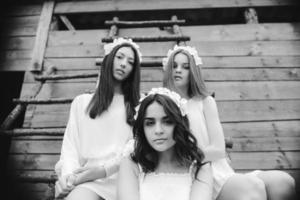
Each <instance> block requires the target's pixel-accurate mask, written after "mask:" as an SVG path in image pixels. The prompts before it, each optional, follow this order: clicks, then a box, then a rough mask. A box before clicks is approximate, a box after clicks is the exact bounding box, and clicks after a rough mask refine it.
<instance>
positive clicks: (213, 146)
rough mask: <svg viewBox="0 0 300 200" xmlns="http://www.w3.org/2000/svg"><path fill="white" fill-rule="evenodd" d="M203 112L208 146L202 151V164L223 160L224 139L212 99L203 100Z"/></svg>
mask: <svg viewBox="0 0 300 200" xmlns="http://www.w3.org/2000/svg"><path fill="white" fill-rule="evenodd" d="M203 110H204V116H205V121H206V127H207V131H208V137H209V142H210V145H209V146H207V147H206V148H204V149H202V150H203V152H204V154H205V159H204V162H206V161H214V160H218V159H221V158H225V156H226V152H225V138H224V133H223V128H222V125H221V122H220V118H219V114H218V108H217V104H216V101H215V99H214V98H213V97H211V96H208V97H206V98H205V99H204V100H203Z"/></svg>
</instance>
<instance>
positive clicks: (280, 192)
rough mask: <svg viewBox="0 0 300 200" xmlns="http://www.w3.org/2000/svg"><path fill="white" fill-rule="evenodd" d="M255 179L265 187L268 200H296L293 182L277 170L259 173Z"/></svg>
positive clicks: (286, 174) (288, 176)
mask: <svg viewBox="0 0 300 200" xmlns="http://www.w3.org/2000/svg"><path fill="white" fill-rule="evenodd" d="M257 177H258V178H260V179H261V180H263V182H264V183H265V185H266V191H267V196H268V200H292V199H295V198H296V189H295V187H296V186H295V185H296V184H295V180H294V178H293V177H292V176H291V175H289V174H288V173H286V172H283V171H279V170H272V171H260V172H259V173H258V174H257Z"/></svg>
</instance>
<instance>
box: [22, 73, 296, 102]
mask: <svg viewBox="0 0 300 200" xmlns="http://www.w3.org/2000/svg"><path fill="white" fill-rule="evenodd" d="M142 74H143V75H142V76H143V77H142V78H144V80H143V81H142V82H141V91H142V92H145V91H148V90H149V89H151V88H152V87H156V86H160V85H162V82H161V80H155V81H152V80H149V77H148V74H147V73H145V74H144V73H142ZM160 77H161V76H160ZM160 77H158V78H160ZM95 85H96V79H93V80H91V81H90V82H57V83H56V82H47V83H45V84H44V86H43V88H42V90H41V92H40V94H39V95H38V98H39V99H48V98H72V97H74V96H76V95H78V94H81V93H83V92H85V91H92V90H94V89H95ZM31 87H32V83H24V84H23V89H22V93H21V94H26V93H27V92H28V91H30V88H31ZM207 87H208V89H209V90H210V91H213V92H215V93H216V99H217V100H268V99H270V100H272V99H299V98H300V94H299V92H298V91H299V88H300V82H299V81H249V82H248V81H236V82H231V81H220V82H207Z"/></svg>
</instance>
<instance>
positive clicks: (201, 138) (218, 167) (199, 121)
mask: <svg viewBox="0 0 300 200" xmlns="http://www.w3.org/2000/svg"><path fill="white" fill-rule="evenodd" d="M187 116H188V119H189V122H190V129H191V131H192V133H193V135H194V136H195V137H196V139H197V142H198V145H199V148H203V147H206V146H208V145H209V136H208V131H207V127H206V122H205V116H204V111H203V101H202V100H201V99H199V98H192V99H190V100H189V101H188V103H187ZM211 169H212V175H213V181H214V182H213V199H216V198H217V197H218V195H219V193H220V191H221V189H222V187H223V185H224V184H225V182H226V181H227V180H228V178H229V177H231V176H232V175H234V173H235V172H234V170H233V169H232V168H231V166H230V165H229V163H228V161H227V160H226V158H223V159H220V160H217V161H213V162H212V163H211Z"/></svg>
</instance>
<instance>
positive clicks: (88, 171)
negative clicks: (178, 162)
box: [55, 38, 141, 200]
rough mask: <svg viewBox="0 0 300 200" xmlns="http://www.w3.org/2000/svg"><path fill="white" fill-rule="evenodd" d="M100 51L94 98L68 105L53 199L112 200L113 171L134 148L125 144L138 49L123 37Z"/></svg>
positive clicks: (135, 87)
mask: <svg viewBox="0 0 300 200" xmlns="http://www.w3.org/2000/svg"><path fill="white" fill-rule="evenodd" d="M104 50H105V57H104V59H103V63H102V67H101V73H99V74H100V80H99V83H98V84H97V88H96V91H95V93H94V94H82V95H79V96H77V97H76V98H75V99H74V101H73V102H72V104H71V110H70V116H69V121H68V124H67V127H66V130H65V135H64V139H63V144H62V149H61V156H60V160H59V161H58V163H57V164H56V166H55V171H56V173H57V175H58V181H57V182H56V185H55V190H56V191H55V192H56V197H65V196H67V199H70V200H74V199H87V200H94V199H95V200H96V199H97V200H99V199H105V200H115V198H116V197H115V195H116V176H117V174H116V172H117V171H118V168H119V164H120V161H121V159H122V157H123V156H125V155H126V154H128V153H127V152H130V149H127V148H129V147H130V146H132V145H130V142H128V141H130V139H132V125H133V121H134V118H133V117H134V114H135V107H136V106H137V104H138V100H139V88H140V85H139V84H140V61H141V53H140V51H139V47H138V45H137V44H135V43H134V42H132V40H130V39H123V38H118V39H115V40H114V42H113V43H110V44H107V45H104ZM126 145H127V146H126ZM124 149H125V150H124Z"/></svg>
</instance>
